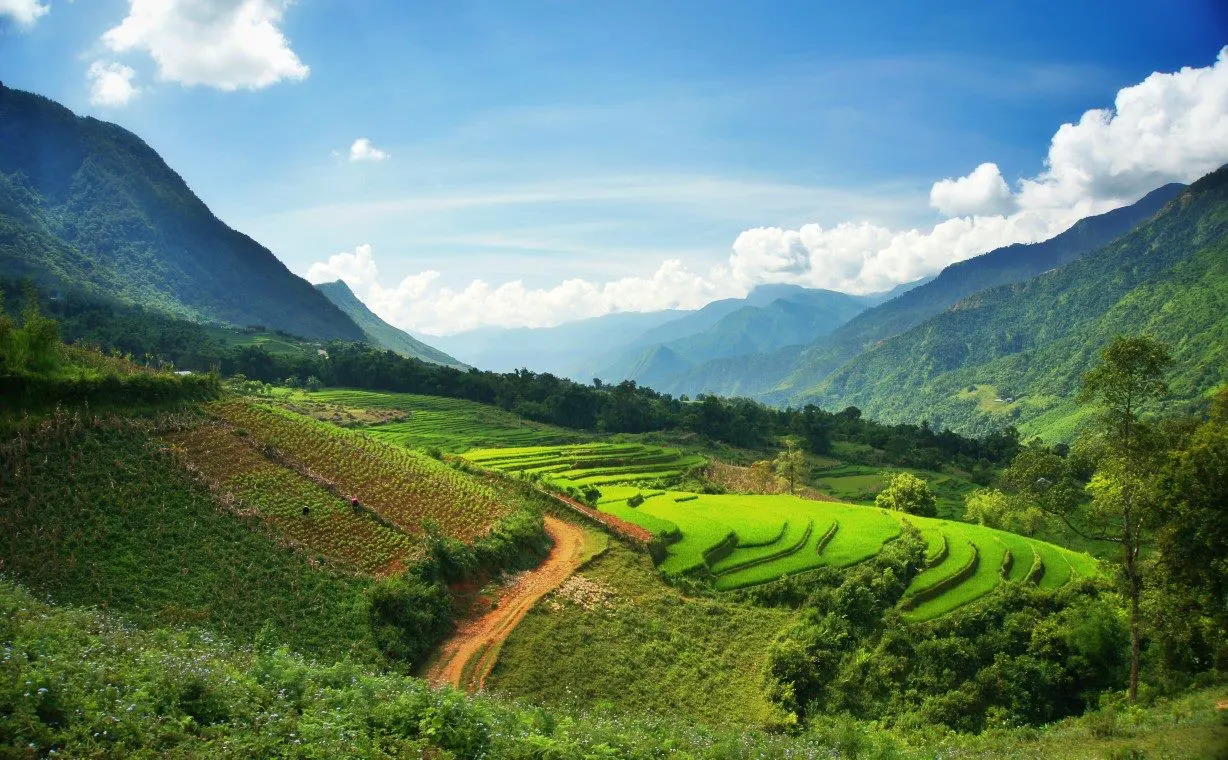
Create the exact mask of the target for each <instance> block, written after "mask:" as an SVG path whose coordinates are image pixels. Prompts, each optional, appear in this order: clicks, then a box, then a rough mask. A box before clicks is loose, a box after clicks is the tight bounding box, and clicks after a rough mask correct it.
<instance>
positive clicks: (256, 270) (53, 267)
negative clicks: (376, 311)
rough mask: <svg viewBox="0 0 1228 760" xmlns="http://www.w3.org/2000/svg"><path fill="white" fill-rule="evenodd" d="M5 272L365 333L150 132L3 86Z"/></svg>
mask: <svg viewBox="0 0 1228 760" xmlns="http://www.w3.org/2000/svg"><path fill="white" fill-rule="evenodd" d="M0 275H4V276H9V277H30V278H32V279H34V280H35V281H36V282H37V283H38V284H40V285H42V286H45V287H52V288H55V287H61V286H76V287H84V288H89V289H93V290H95V291H98V292H102V293H107V294H109V295H112V296H115V297H118V298H120V299H121V300H124V301H127V302H130V303H134V304H140V305H142V306H146V307H154V308H158V309H161V310H163V311H166V312H168V313H172V314H176V315H179V316H183V317H188V318H191V319H194V320H196V321H200V322H206V323H218V324H228V325H233V326H238V327H248V326H253V325H262V326H266V327H269V328H273V329H280V330H284V331H286V332H289V333H293V334H295V335H301V336H303V337H308V338H321V339H341V340H352V341H357V340H363V339H364V334H363V332H362V330H361V329H359V327H358V325H356V324H355V323H354V322H353V320H351V319H350V318H349V317H348V316H347V315H345V314H344V313H343V312H342V311H341V310H340V309H338V308H337V307H336V306H334V305H333V303H332V302H331V301H329V300H328V299H327V298H326V297H324V295H323V294H322V293H320V292H319V291H317V290H316V289H315V288H313V287H312V286H311V284H310V283H308V282H307V281H306V280H304V279H302V278H301V277H298V276H297V275H295V274H293V273H292V272H291V271H290V270H289V269H288V268H287V267H286V266H285V264H283V263H282V262H281V261H280V260H278V259H277V257H276V256H274V255H273V253H272V252H271V251H269V250H268V249H267V248H265V247H264V246H262V245H260V244H259V243H257V242H256V241H255V240H253V239H252V238H250V237H248V236H247V235H245V234H243V233H242V232H239V231H237V230H234V229H232V228H231V227H229V226H227V225H226V224H225V223H224V222H222V221H221V220H220V219H218V218H217V217H216V216H215V215H214V214H213V212H212V211H210V210H209V208H208V206H206V205H205V203H204V202H203V201H202V200H201V199H200V198H199V197H197V196H196V194H195V193H193V192H192V190H191V188H189V187H188V185H187V183H186V182H184V180H183V178H182V177H181V176H180V175H179V174H177V173H176V172H175V171H174V169H172V168H171V167H170V166H169V165H167V163H166V162H165V161H164V160H163V159H162V157H161V156H159V155H158V153H157V152H156V151H155V150H154V149H153V148H151V147H150V146H149V145H148V144H146V143H145V142H144V141H143V140H142V139H141V138H140V137H138V136H137V135H135V134H133V133H132V132H130V131H128V130H126V129H124V128H122V127H120V126H118V125H116V124H112V123H109V122H104V121H100V120H98V119H94V118H92V117H87V116H77V115H76V114H74V113H73V112H72V111H70V110H69V109H67V108H65V107H64V106H62V105H60V104H59V103H56V102H55V101H53V100H51V99H49V98H45V97H43V96H41V95H36V94H34V93H28V92H24V91H21V90H14V89H11V88H8V87H5V86H3V85H0Z"/></svg>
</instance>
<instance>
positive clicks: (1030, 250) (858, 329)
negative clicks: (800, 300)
mask: <svg viewBox="0 0 1228 760" xmlns="http://www.w3.org/2000/svg"><path fill="white" fill-rule="evenodd" d="M1182 189H1184V186H1183V185H1178V184H1172V185H1165V186H1163V187H1161V188H1159V189H1157V190H1154V191H1152V192H1151V193H1148V194H1147V195H1146V196H1144V197H1143V198H1142V199H1141V200H1139V201H1138V202H1136V203H1134V204H1133V205H1130V206H1126V207H1124V208H1120V209H1116V210H1114V211H1109V212H1107V213H1105V214H1100V215H1099V216H1093V217H1088V218H1086V219H1083V220H1080V221H1079V222H1077V223H1076V224H1075V225H1074V226H1073V227H1071V228H1070V229H1069V230H1067V231H1065V232H1063V233H1061V234H1060V235H1057V236H1055V237H1053V238H1051V239H1049V240H1046V241H1043V242H1040V243H1030V244H1017V245H1010V246H1006V247H1004V248H998V249H996V250H993V251H990V252H989V253H986V254H982V255H981V256H977V257H975V258H971V259H968V260H966V261H961V262H958V263H956V264H952V265H950V266H948V267H947V268H946V269H943V270H942V272H941V273H939V275H938V276H937V277H935V278H933V279H931V280H929V281H926V282H924V283H922V284H920V285H918V286H916V287H914V288H910V289H908V290H906V291H905V292H903V293H902V294H900V295H898V296H897V297H895V298H891V299H890V300H886V301H885V302H883V303H881V304H879V305H877V306H875V307H874V308H872V309H867V310H866V311H863V312H861V313H860V314H858V315H857V316H855V317H853V318H852V319H850V320H849V321H848V322H846V323H845V324H843V325H840V326H839V327H837V328H836V329H835V330H832V331H831V332H830V333H828V334H826V335H823V336H820V337H818V339H817V340H812V341H808V342H807V343H808V345H806V346H805V347H804V348H801V349H798V348H796V347H793V346H789V347H786V348H783V349H779V350H777V351H775V352H764V353H765V355H762V356H755V357H743V358H739V359H736V360H734V361H727V360H724V359H717V360H715V361H713V362H711V363H709V364H702V365H699V366H696V367H695V368H694V369H693V370H691V372H690V373H689V374H688V376H687V377H686V378H684V379H680V380H679V381H677V382H676V383H675V385H674V388H675V389H678V390H683V391H685V392H688V393H692V394H693V393H696V392H699V391H708V392H713V393H720V394H733V393H738V394H744V395H751V396H755V397H758V398H761V399H763V400H766V401H771V402H778V403H782V402H788V401H790V400H792V399H793V398H794V397H795V396H796V394H797V393H798V391H806V390H808V389H810V388H813V387H814V386H816V385H818V384H819V383H821V382H822V381H823V379H824V378H826V377H827V376H828V375H830V374H831V373H832V372H835V371H836V370H837V369H839V368H840V366H841V365H842V364H844V363H845V362H847V361H849V360H851V359H853V358H854V357H856V356H857V355H858V354H860V353H861V352H862V351H865V350H867V349H870V348H873V347H874V346H875V345H876V344H877V343H878V342H879V341H882V340H885V339H887V338H890V337H892V336H895V335H899V334H900V333H902V332H904V331H906V330H908V329H910V328H912V327H915V326H916V325H918V324H920V323H921V322H923V321H924V320H926V319H928V318H929V317H932V316H934V315H935V314H939V313H941V312H942V311H944V310H945V309H947V308H949V307H950V306H951V305H952V304H954V303H955V302H956V301H958V300H959V299H961V298H964V297H967V296H970V295H972V294H973V293H976V292H978V291H981V290H984V289H986V288H990V287H994V286H996V285H1005V284H1008V283H1013V282H1022V281H1024V280H1027V279H1028V278H1030V277H1035V276H1036V275H1038V274H1040V273H1042V272H1045V271H1048V270H1050V269H1053V268H1055V267H1060V266H1063V265H1064V264H1067V263H1069V262H1071V261H1074V260H1076V259H1078V258H1080V257H1082V256H1086V255H1087V254H1089V253H1091V252H1092V251H1095V250H1097V249H1099V248H1101V247H1103V246H1105V245H1107V244H1109V243H1110V242H1112V241H1113V240H1115V239H1116V238H1118V237H1120V236H1122V235H1124V234H1125V233H1127V232H1129V231H1130V230H1131V229H1133V228H1134V227H1135V226H1137V225H1138V224H1139V223H1141V222H1143V221H1144V220H1146V219H1148V218H1150V217H1152V216H1153V215H1154V214H1155V213H1156V212H1157V211H1159V210H1160V208H1162V207H1163V206H1164V204H1165V203H1167V202H1168V201H1169V200H1171V199H1172V198H1174V197H1175V196H1176V195H1177V194H1178V193H1179V192H1181V190H1182Z"/></svg>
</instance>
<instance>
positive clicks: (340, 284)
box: [316, 280, 466, 369]
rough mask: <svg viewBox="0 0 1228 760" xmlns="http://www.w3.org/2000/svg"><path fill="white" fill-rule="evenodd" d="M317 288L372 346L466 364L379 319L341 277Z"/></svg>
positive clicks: (459, 365) (427, 359)
mask: <svg viewBox="0 0 1228 760" xmlns="http://www.w3.org/2000/svg"><path fill="white" fill-rule="evenodd" d="M316 289H317V290H319V291H320V292H321V293H323V294H324V295H325V296H327V297H328V300H330V301H332V302H333V303H334V304H336V306H337V308H339V309H341V310H342V311H343V312H345V313H346V314H347V315H348V316H349V317H350V319H352V320H354V323H355V324H356V325H358V326H359V327H360V328H361V329H362V331H363V333H364V334H365V335H366V336H367V340H368V342H370V343H371V344H372V345H375V346H379V347H380V348H386V349H388V350H389V351H395V352H396V353H398V354H400V355H401V356H405V357H408V358H410V359H421V360H422V361H425V362H432V363H434V364H443V365H445V366H448V367H457V368H459V369H464V368H465V367H466V365H465V364H463V363H461V362H459V361H457V360H456V359H453V358H452V357H451V356H448V355H447V354H445V353H444V352H443V351H440V350H439V349H437V348H431V347H430V346H428V345H427V344H425V343H423V342H422V341H420V340H418V339H417V338H414V337H413V336H411V335H409V334H408V333H406V332H405V331H404V330H398V329H397V328H395V327H393V326H392V325H390V324H388V323H387V322H385V321H384V320H382V319H380V318H379V317H378V316H376V315H375V313H374V312H372V311H371V310H370V309H368V308H367V305H366V304H365V303H363V302H362V301H360V300H359V299H358V296H356V295H354V291H352V290H350V286H349V285H346V284H345V282H344V281H343V280H337V281H336V282H325V283H321V284H319V285H316Z"/></svg>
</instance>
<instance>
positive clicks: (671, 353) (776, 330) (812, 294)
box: [597, 280, 928, 395]
mask: <svg viewBox="0 0 1228 760" xmlns="http://www.w3.org/2000/svg"><path fill="white" fill-rule="evenodd" d="M926 281H928V280H918V281H917V282H913V283H906V284H904V285H900V286H897V287H896V288H894V289H893V290H890V291H887V292H885V293H872V294H869V295H864V296H854V295H849V294H847V293H839V292H836V291H832V290H822V289H814V288H803V287H800V286H797V285H760V286H759V287H757V288H755V289H754V290H752V291H751V292H750V293H749V294H748V295H747V297H746V298H743V299H725V300H722V301H715V302H713V303H711V304H708V305H707V306H705V307H704V308H703V309H700V310H699V311H697V312H695V313H694V314H692V315H690V316H688V317H684V318H683V319H678V320H675V321H674V322H670V323H669V324H666V325H664V326H662V327H659V328H657V329H655V330H652V331H649V332H648V333H645V335H644V336H641V338H640V339H639V340H637V341H636V342H635V343H634V344H633V346H634V347H633V348H632V349H631V350H629V351H626V352H624V353H623V354H622V355H621V356H619V358H618V359H617V360H615V361H614V362H611V363H610V364H609V365H607V366H606V367H605V368H604V369H603V370H601V371H600V372H598V373H597V375H598V376H599V377H601V378H603V379H606V380H609V381H611V382H619V381H622V380H635V381H636V382H637V383H639V384H641V385H648V386H650V387H652V388H654V389H656V390H659V391H663V392H667V393H672V394H677V395H681V394H684V393H688V394H693V393H698V392H701V391H702V390H703V388H704V386H702V385H695V384H693V383H691V382H689V378H690V377H691V374H692V373H693V372H694V371H695V369H696V368H697V367H701V366H704V365H705V364H707V363H709V362H713V361H719V360H723V359H731V358H732V359H733V361H732V362H731V363H730V365H729V366H731V367H737V366H741V367H742V371H743V372H745V371H747V369H748V368H746V367H745V365H744V364H743V363H741V362H738V361H737V359H736V357H745V356H748V355H753V354H765V353H770V352H772V351H775V350H777V349H782V348H784V347H786V346H797V345H802V344H806V343H810V342H811V341H813V340H814V339H815V338H816V337H819V336H821V335H825V334H827V333H829V332H831V331H832V330H834V329H836V328H837V327H839V326H840V325H842V324H844V323H845V322H847V321H848V320H850V319H852V318H853V317H854V316H856V315H857V314H860V313H861V312H863V311H865V310H866V309H868V308H870V307H872V306H875V305H876V304H878V303H881V302H882V301H883V300H884V299H887V298H892V297H895V296H896V295H898V294H899V293H902V292H905V291H907V290H908V289H910V288H912V287H916V286H918V285H921V284H923V283H924V282H926ZM687 328H690V332H688V331H687ZM667 336H669V339H668V340H665V341H662V342H655V341H654V342H650V343H649V344H648V345H643V344H644V343H645V340H646V339H648V340H651V339H652V338H661V337H667ZM661 348H667V349H669V350H668V351H667V352H662V351H661V350H660V349H661ZM734 385H735V388H736V379H735V383H734ZM729 392H730V393H731V394H736V393H737V390H736V389H734V390H730V391H729Z"/></svg>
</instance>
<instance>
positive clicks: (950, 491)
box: [814, 464, 977, 519]
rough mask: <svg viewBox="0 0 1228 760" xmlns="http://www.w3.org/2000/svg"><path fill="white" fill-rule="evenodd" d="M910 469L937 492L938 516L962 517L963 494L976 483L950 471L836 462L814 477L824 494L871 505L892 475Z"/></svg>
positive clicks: (935, 493)
mask: <svg viewBox="0 0 1228 760" xmlns="http://www.w3.org/2000/svg"><path fill="white" fill-rule="evenodd" d="M900 472H910V473H912V474H913V475H916V476H917V477H919V478H921V479H922V480H924V481H925V482H926V483H927V484H928V485H929V487H930V490H931V491H932V492H933V494H934V499H935V500H936V501H937V505H938V515H939V516H940V517H945V518H949V519H959V518H960V517H962V516H963V513H964V497H965V496H967V495H968V493H970V492H971V491H972V490H973V489H975V488H977V485H976V484H975V483H973V482H972V481H970V480H968V479H967V478H965V477H961V476H959V475H955V474H951V473H948V472H933V471H930V470H917V469H905V468H900V467H870V466H866V465H858V464H837V465H835V466H832V467H827V468H824V469H822V470H820V471H818V472H817V473H815V476H814V482H815V485H816V486H818V488H819V490H821V491H822V492H823V493H826V494H830V495H832V496H834V497H836V498H837V499H840V500H841V501H853V502H858V503H863V504H868V503H870V502H873V501H874V497H875V496H877V495H878V492H879V491H881V490H883V489H884V488H886V487H887V483H888V482H890V480H891V478H892V476H894V475H895V474H896V473H900Z"/></svg>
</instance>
